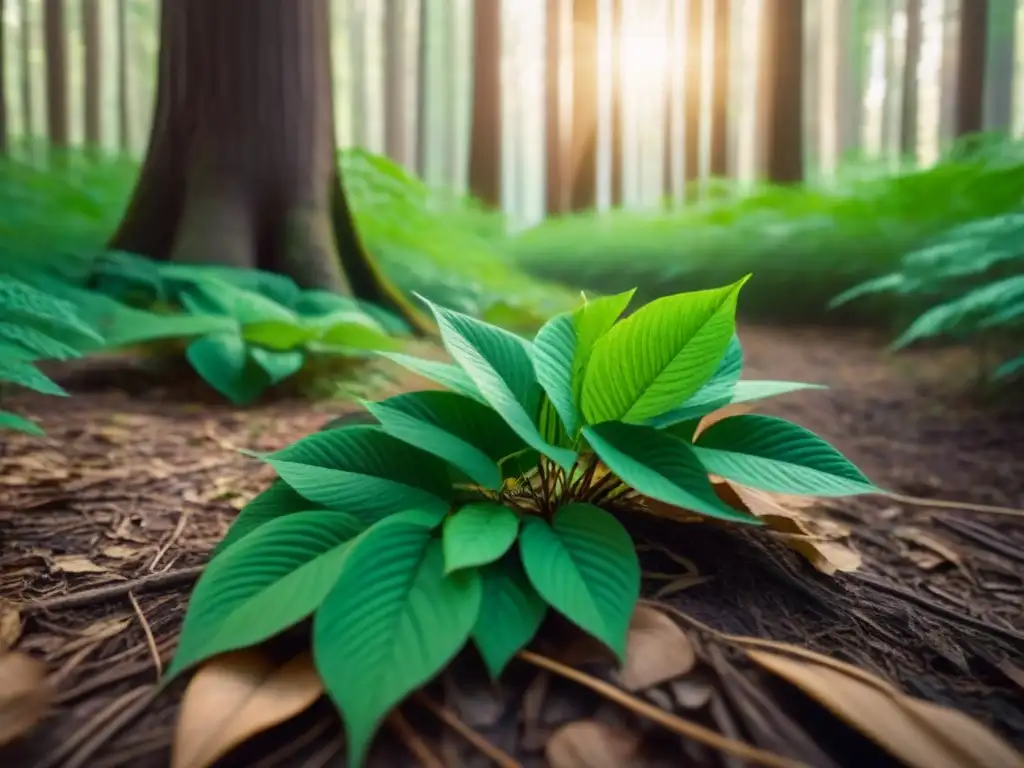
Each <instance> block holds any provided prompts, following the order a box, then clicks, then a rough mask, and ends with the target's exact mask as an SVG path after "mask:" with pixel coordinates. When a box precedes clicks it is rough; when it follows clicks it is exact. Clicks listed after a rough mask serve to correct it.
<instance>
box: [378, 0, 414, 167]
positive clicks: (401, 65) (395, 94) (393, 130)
mask: <svg viewBox="0 0 1024 768" xmlns="http://www.w3.org/2000/svg"><path fill="white" fill-rule="evenodd" d="M407 13H408V3H407V1H406V0H388V2H387V3H385V5H384V101H385V109H384V147H385V151H386V152H387V155H388V157H390V158H391V159H392V160H394V161H395V162H396V163H401V164H402V165H405V166H407V167H408V166H410V158H409V140H408V135H409V131H408V128H409V115H408V112H407V109H406V98H405V96H406V89H405V79H406V72H407V70H408V60H409V59H408V56H409V46H407V45H406V35H405V25H406V19H407Z"/></svg>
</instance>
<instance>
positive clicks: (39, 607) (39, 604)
mask: <svg viewBox="0 0 1024 768" xmlns="http://www.w3.org/2000/svg"><path fill="white" fill-rule="evenodd" d="M205 567H206V566H205V565H194V566H191V567H190V568H179V569H178V570H176V571H166V572H165V573H154V574H150V575H148V576H141V577H139V578H137V579H131V580H129V581H119V582H117V583H116V584H108V585H106V586H103V587H95V588H94V589H83V590H82V591H81V592H72V593H71V594H70V595H61V596H60V597H54V598H50V599H49V600H33V601H30V602H26V603H22V604H20V605H18V610H19V611H21V612H22V613H24V614H29V613H38V612H40V611H62V610H66V609H68V608H84V607H86V606H89V605H95V604H96V603H104V602H106V601H108V600H113V599H116V598H119V597H124V596H125V595H127V594H128V593H129V592H146V591H149V590H154V589H162V588H164V587H172V586H177V585H178V584H187V583H189V582H191V581H195V580H196V579H198V578H199V574H201V573H202V572H203V569H204V568H205Z"/></svg>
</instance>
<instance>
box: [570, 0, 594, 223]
mask: <svg viewBox="0 0 1024 768" xmlns="http://www.w3.org/2000/svg"><path fill="white" fill-rule="evenodd" d="M597 7H598V3H597V0H573V3H572V210H574V211H584V210H588V209H591V208H594V207H595V206H596V205H597Z"/></svg>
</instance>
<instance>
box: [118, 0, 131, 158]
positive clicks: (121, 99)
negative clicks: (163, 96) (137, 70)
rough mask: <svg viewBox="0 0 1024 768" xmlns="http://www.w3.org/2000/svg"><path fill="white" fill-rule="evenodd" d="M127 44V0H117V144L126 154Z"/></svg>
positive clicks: (128, 124)
mask: <svg viewBox="0 0 1024 768" xmlns="http://www.w3.org/2000/svg"><path fill="white" fill-rule="evenodd" d="M128 46H129V42H128V0H117V145H118V147H120V149H121V152H123V153H126V154H127V153H128V152H129V151H130V150H131V120H130V114H131V108H130V106H129V105H130V99H129V93H130V91H129V88H130V83H129V81H128Z"/></svg>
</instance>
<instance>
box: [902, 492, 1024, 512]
mask: <svg viewBox="0 0 1024 768" xmlns="http://www.w3.org/2000/svg"><path fill="white" fill-rule="evenodd" d="M885 495H886V496H888V497H889V498H890V499H892V500H893V501H897V502H899V503H900V504H909V505H910V506H913V507H935V508H936V509H956V510H960V511H961V512H982V513H987V514H991V515H1010V516H1012V517H1024V509H1014V508H1013V507H998V506H992V505H991V504H973V503H971V502H969V501H950V500H949V499H926V498H924V497H923V496H904V495H903V494H902V493H886V494H885Z"/></svg>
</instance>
